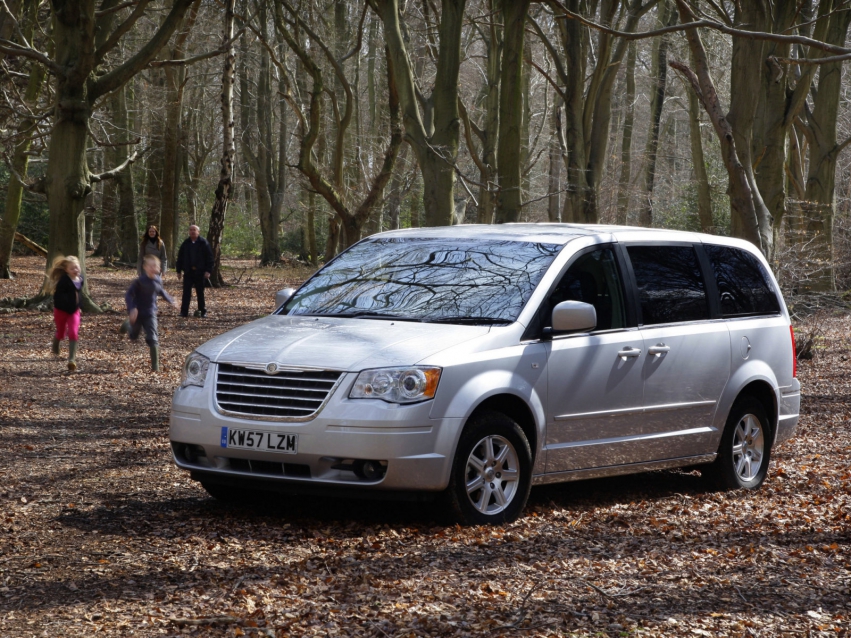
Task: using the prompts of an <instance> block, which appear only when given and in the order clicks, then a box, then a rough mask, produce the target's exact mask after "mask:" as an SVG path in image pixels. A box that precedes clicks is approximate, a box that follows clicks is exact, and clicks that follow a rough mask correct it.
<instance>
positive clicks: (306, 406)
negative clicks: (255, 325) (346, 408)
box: [216, 363, 342, 419]
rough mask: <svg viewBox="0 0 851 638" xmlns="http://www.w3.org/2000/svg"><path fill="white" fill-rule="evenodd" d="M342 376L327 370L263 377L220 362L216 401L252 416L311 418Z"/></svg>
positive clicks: (238, 412)
mask: <svg viewBox="0 0 851 638" xmlns="http://www.w3.org/2000/svg"><path fill="white" fill-rule="evenodd" d="M341 376H342V373H341V372H332V371H328V370H300V371H289V370H288V371H282V372H279V373H278V374H266V373H265V372H263V371H262V370H251V369H249V368H243V367H242V366H235V365H231V364H229V363H220V364H219V370H218V375H217V377H216V402H217V403H218V405H219V408H221V409H222V410H223V411H225V412H228V413H232V414H242V415H245V416H253V417H266V418H279V419H280V418H283V419H303V418H310V417H311V416H313V414H315V413H316V411H317V410H319V408H320V407H322V404H323V403H325V400H326V399H327V398H328V396H329V395H330V394H331V391H332V390H333V389H334V387H335V386H336V385H337V382H338V381H339V380H340V377H341Z"/></svg>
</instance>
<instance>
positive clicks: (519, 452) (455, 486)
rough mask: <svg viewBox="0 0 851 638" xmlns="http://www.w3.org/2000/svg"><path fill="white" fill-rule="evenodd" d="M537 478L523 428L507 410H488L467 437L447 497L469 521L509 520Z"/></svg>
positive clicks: (460, 447)
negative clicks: (510, 416) (507, 414)
mask: <svg viewBox="0 0 851 638" xmlns="http://www.w3.org/2000/svg"><path fill="white" fill-rule="evenodd" d="M531 479H532V452H531V450H530V448H529V441H528V440H527V439H526V435H525V434H523V430H521V429H520V426H519V425H517V423H515V422H514V421H513V420H512V419H510V418H509V417H507V416H505V415H504V414H501V413H499V412H482V413H480V414H478V415H476V416H474V417H473V418H472V419H471V420H470V422H469V423H468V424H467V427H466V428H465V429H464V432H463V434H462V435H461V440H460V441H459V443H458V450H457V452H456V453H455V460H454V461H453V464H452V477H451V478H450V481H449V488H448V490H447V495H448V497H449V503H450V506H451V507H452V510H453V512H454V513H455V516H456V518H457V519H458V520H459V521H461V522H463V523H465V524H468V525H476V524H485V525H492V524H500V523H509V522H511V521H513V520H515V519H516V518H517V517H518V516H520V513H521V512H522V511H523V507H524V506H525V505H526V500H527V499H528V498H529V490H530V489H531V485H532V480H531Z"/></svg>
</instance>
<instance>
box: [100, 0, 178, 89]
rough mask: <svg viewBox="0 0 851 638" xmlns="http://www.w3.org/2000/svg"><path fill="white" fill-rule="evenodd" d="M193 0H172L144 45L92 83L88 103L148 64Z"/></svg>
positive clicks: (117, 86) (121, 83) (163, 44)
mask: <svg viewBox="0 0 851 638" xmlns="http://www.w3.org/2000/svg"><path fill="white" fill-rule="evenodd" d="M143 1H144V0H143ZM193 2H194V0H174V4H172V7H171V11H170V12H169V14H168V15H167V16H166V17H165V19H164V20H163V23H162V24H161V25H160V28H159V29H157V32H156V33H155V34H154V36H153V37H152V38H151V39H150V40H148V42H147V43H146V44H145V46H143V47H142V48H141V49H140V50H139V52H138V53H136V55H134V56H133V57H131V58H130V59H129V60H127V61H126V62H125V63H124V64H122V65H121V66H119V67H118V68H117V69H115V70H114V71H110V72H109V73H107V74H106V75H104V76H102V77H101V78H100V79H98V80H96V81H95V82H93V83H92V86H91V88H90V91H89V97H88V102H89V104H94V103H95V100H97V99H98V98H99V97H101V96H103V95H106V94H107V93H111V92H112V91H115V90H116V89H118V88H120V87H121V86H123V85H124V84H125V83H126V82H127V81H128V80H129V79H130V78H132V77H133V76H134V75H136V74H137V73H138V72H139V71H141V70H142V69H144V68H145V67H146V66H148V63H149V62H151V60H153V59H154V57H156V55H157V53H159V51H160V49H162V48H163V47H164V46H165V44H166V43H167V42H168V40H169V38H171V34H172V33H174V31H175V29H177V28H178V27H179V26H180V24H181V22H182V20H183V16H184V14H185V13H186V11H187V10H188V9H189V7H190V5H191V4H192V3H193ZM134 13H135V12H134ZM104 46H105V45H104Z"/></svg>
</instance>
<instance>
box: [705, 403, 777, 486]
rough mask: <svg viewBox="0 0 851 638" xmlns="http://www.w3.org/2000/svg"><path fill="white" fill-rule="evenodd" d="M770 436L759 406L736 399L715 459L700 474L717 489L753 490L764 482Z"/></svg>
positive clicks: (768, 458)
mask: <svg viewBox="0 0 851 638" xmlns="http://www.w3.org/2000/svg"><path fill="white" fill-rule="evenodd" d="M772 439H773V436H772V431H771V426H770V425H769V422H768V415H767V414H766V412H765V408H764V407H763V405H762V403H760V402H759V401H757V400H756V399H755V398H753V397H751V396H744V397H739V398H738V399H737V400H736V402H735V403H734V404H733V407H732V409H731V410H730V416H728V417H727V425H726V426H725V428H724V434H723V436H722V437H721V446H720V447H719V448H718V457H717V458H716V459H715V462H714V463H712V464H711V465H709V466H708V467H707V468H706V470H704V472H703V473H704V475H705V476H706V477H707V478H708V479H709V480H710V481H712V482H713V483H714V484H715V486H716V487H718V488H720V489H738V488H744V489H751V490H752V489H756V488H758V487H759V486H760V485H762V483H763V481H765V477H766V475H767V474H768V462H769V460H770V459H771V442H772Z"/></svg>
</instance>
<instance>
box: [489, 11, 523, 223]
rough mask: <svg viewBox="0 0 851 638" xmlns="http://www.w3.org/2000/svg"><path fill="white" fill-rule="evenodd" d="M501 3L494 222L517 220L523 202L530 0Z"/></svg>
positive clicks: (518, 219)
mask: <svg viewBox="0 0 851 638" xmlns="http://www.w3.org/2000/svg"><path fill="white" fill-rule="evenodd" d="M500 5H501V6H500V10H501V12H502V18H503V24H504V25H505V26H504V27H503V48H502V69H501V75H500V91H499V146H498V148H497V158H496V164H497V172H498V175H499V195H498V196H497V205H496V223H498V224H504V223H506V222H517V221H520V211H521V208H520V205H521V204H522V201H521V196H522V193H521V183H520V178H521V172H522V166H521V162H522V159H523V158H522V153H521V152H520V147H521V144H522V139H521V138H522V131H521V129H522V125H523V70H524V69H523V66H524V63H523V51H524V44H525V33H526V29H525V25H526V15H527V13H528V12H529V0H501V2H500Z"/></svg>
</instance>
